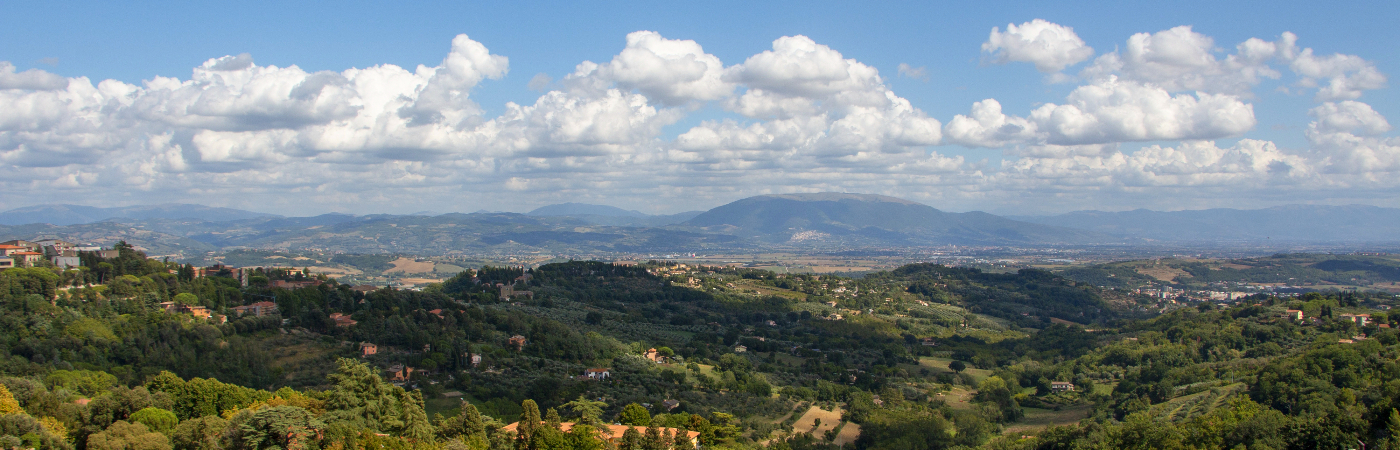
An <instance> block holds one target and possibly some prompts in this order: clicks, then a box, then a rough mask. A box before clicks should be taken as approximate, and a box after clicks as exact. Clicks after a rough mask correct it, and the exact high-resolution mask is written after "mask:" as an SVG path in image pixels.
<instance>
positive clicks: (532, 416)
mask: <svg viewBox="0 0 1400 450" xmlns="http://www.w3.org/2000/svg"><path fill="white" fill-rule="evenodd" d="M520 409H521V411H520V423H519V424H518V425H517V426H516V429H515V432H516V436H515V450H535V446H534V438H535V429H536V428H539V427H540V407H539V405H536V404H535V401H534V400H530V399H526V400H525V401H524V402H521V403H520Z"/></svg>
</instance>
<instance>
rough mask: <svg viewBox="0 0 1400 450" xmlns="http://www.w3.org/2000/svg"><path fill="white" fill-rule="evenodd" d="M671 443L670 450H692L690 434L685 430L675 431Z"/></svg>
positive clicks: (692, 444) (693, 444)
mask: <svg viewBox="0 0 1400 450" xmlns="http://www.w3.org/2000/svg"><path fill="white" fill-rule="evenodd" d="M673 439H674V440H673V441H672V442H671V450H694V449H695V443H694V442H691V441H690V433H689V432H686V430H676V435H675V436H674V437H673Z"/></svg>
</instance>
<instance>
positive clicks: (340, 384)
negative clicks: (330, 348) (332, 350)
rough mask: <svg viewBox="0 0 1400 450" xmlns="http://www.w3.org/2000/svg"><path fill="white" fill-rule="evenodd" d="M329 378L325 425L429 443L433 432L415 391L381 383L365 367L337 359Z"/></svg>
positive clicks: (347, 360)
mask: <svg viewBox="0 0 1400 450" xmlns="http://www.w3.org/2000/svg"><path fill="white" fill-rule="evenodd" d="M337 365H338V366H339V367H338V368H337V370H336V372H335V373H332V374H330V376H329V378H330V381H331V382H332V383H334V386H332V387H331V389H330V391H329V392H328V395H327V398H326V410H327V412H326V415H325V417H326V419H325V420H326V421H327V422H343V423H346V424H348V425H351V426H352V428H354V427H359V428H366V429H370V430H375V431H382V432H388V433H391V434H395V435H398V436H403V437H407V438H411V439H416V440H419V441H427V440H430V439H432V436H433V428H432V424H431V423H429V422H428V415H427V413H425V412H423V397H422V394H421V393H419V392H418V391H414V392H406V391H404V389H403V388H401V387H398V386H394V385H391V384H389V383H385V382H384V380H383V379H382V378H380V377H379V375H378V374H376V373H374V371H372V370H370V368H369V366H368V365H366V364H364V363H361V362H359V361H355V360H353V359H348V358H341V359H340V360H339V361H337Z"/></svg>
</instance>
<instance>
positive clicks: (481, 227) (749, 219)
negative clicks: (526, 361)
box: [0, 193, 1400, 257]
mask: <svg viewBox="0 0 1400 450" xmlns="http://www.w3.org/2000/svg"><path fill="white" fill-rule="evenodd" d="M36 222H40V223H36ZM42 222H47V223H42ZM39 237H58V238H64V239H70V240H75V241H79V242H85V243H96V244H102V245H110V244H112V243H114V242H116V241H117V240H126V241H128V242H131V243H133V244H135V245H139V246H142V247H145V248H147V249H149V250H150V252H151V253H152V254H156V255H173V256H175V257H181V256H182V255H184V256H191V255H195V254H202V253H204V252H209V251H218V250H228V249H240V248H247V249H276V250H284V251H298V250H305V251H323V252H340V253H407V254H422V255H433V254H452V253H472V252H480V251H488V252H509V251H536V250H545V251H550V252H555V253H562V254H570V253H596V252H633V253H650V252H684V251H703V252H710V251H723V250H736V249H742V250H751V249H755V248H770V249H792V250H803V249H810V250H820V249H836V248H841V249H855V248H861V247H917V246H938V245H948V244H956V245H991V246H998V245H1006V246H1054V245H1152V244H1153V243H1160V244H1165V245H1170V244H1172V243H1183V244H1201V243H1213V242H1275V243H1281V242H1298V243H1320V244H1325V243H1362V242H1370V243H1382V242H1383V243H1392V244H1393V243H1397V242H1400V209H1392V208H1378V207H1371V206H1281V207H1275V208H1267V209H1261V210H1249V211H1244V210H1233V209H1211V210H1200V211H1175V212H1156V211H1146V210H1138V211H1125V212H1101V211H1079V212H1073V213H1068V214H1062V215H1056V216H1010V217H1001V216H996V215H992V214H987V213H983V212H975V211H974V212H966V213H951V212H946V211H940V210H938V209H935V208H933V207H931V206H928V205H924V204H920V203H916V202H911V201H908V200H903V199H898V198H893V197H885V196H878V195H864V194H841V193H818V194H785V195H762V196H757V197H749V198H745V199H742V200H738V201H735V202H732V203H729V204H726V205H723V206H719V207H716V208H714V209H711V210H709V211H693V212H687V213H680V214H672V215H648V214H645V213H641V212H639V211H634V210H627V209H622V208H617V207H612V206H603V205H588V204H580V203H565V204H558V205H550V206H546V207H542V208H538V209H536V210H534V211H530V212H529V213H526V214H517V213H499V212H477V213H471V214H458V213H451V214H439V215H425V214H421V213H420V214H411V215H389V214H380V215H366V216H356V215H349V214H323V215H319V216H312V217H283V216H278V215H272V214H262V213H256V212H250V211H242V210H237V209H230V208H213V207H207V206H200V205H181V204H167V205H154V206H131V207H120V208H97V207H84V206H74V205H50V206H34V207H28V208H19V209H15V210H10V211H7V212H5V213H0V240H6V239H33V238H39Z"/></svg>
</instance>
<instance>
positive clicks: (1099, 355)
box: [0, 247, 1400, 450]
mask: <svg viewBox="0 0 1400 450" xmlns="http://www.w3.org/2000/svg"><path fill="white" fill-rule="evenodd" d="M120 250H121V251H120V256H119V257H118V258H115V259H113V260H104V261H96V262H95V264H93V267H99V268H100V270H92V271H78V272H75V271H70V272H56V271H54V270H52V269H44V268H24V269H8V270H5V271H3V272H0V308H3V316H0V323H4V326H3V327H0V329H3V330H4V334H3V336H2V337H0V372H2V373H3V375H4V377H3V378H0V385H3V386H5V387H6V390H7V392H5V393H0V414H4V415H3V416H0V436H5V437H0V439H5V440H6V444H5V445H7V446H8V445H10V444H15V445H27V446H33V447H36V448H73V447H75V448H95V449H107V448H114V449H115V448H152V449H163V448H180V449H215V448H218V449H265V448H339V449H345V448H385V447H389V448H430V447H431V448H440V447H451V448H471V449H478V450H486V449H508V448H509V449H513V450H541V449H565V448H569V449H574V448H577V449H590V450H592V449H603V448H617V449H619V450H641V449H647V450H653V449H656V450H660V449H671V448H673V447H674V446H676V443H675V442H674V441H670V442H668V441H664V440H663V439H658V438H656V437H655V436H653V437H651V438H649V437H648V435H649V434H650V433H648V432H645V430H639V432H637V434H636V436H633V437H624V438H623V439H621V440H620V441H618V442H605V441H603V440H599V439H598V438H597V437H596V435H594V434H591V433H590V432H588V431H587V430H588V429H587V428H583V429H582V430H584V431H577V430H580V429H581V428H578V427H575V428H572V429H570V431H569V432H565V431H563V428H562V427H560V429H558V430H556V429H555V428H554V425H552V424H554V423H558V422H573V423H582V424H596V425H599V426H601V424H602V423H603V422H626V423H631V424H637V425H643V426H645V425H651V426H652V429H653V431H654V432H655V433H656V434H658V435H660V434H661V433H662V431H661V430H662V428H663V427H670V428H672V429H685V430H690V431H695V432H698V433H700V435H699V436H700V437H699V439H700V441H701V442H702V443H703V444H704V445H706V446H708V447H720V448H759V447H767V448H771V449H774V450H804V449H830V448H834V447H835V444H833V443H832V440H835V439H838V438H837V436H839V435H842V434H843V433H845V431H842V430H853V431H856V433H855V434H856V435H858V436H859V438H858V439H857V440H855V441H854V442H851V443H848V444H847V445H849V446H853V447H856V448H860V449H911V448H912V449H924V448H930V449H933V448H954V447H958V446H962V447H977V446H988V447H992V448H1134V447H1137V446H1144V445H1145V446H1154V448H1188V447H1193V448H1232V447H1235V446H1237V445H1243V446H1244V447H1246V448H1284V447H1293V448H1317V447H1337V446H1339V445H1350V444H1351V443H1354V442H1356V441H1357V440H1358V439H1359V440H1361V441H1363V442H1366V443H1367V444H1368V445H1369V446H1370V447H1371V448H1377V447H1384V446H1387V445H1393V438H1394V437H1395V436H1400V414H1397V413H1396V412H1394V411H1395V408H1396V406H1397V405H1396V403H1397V401H1400V391H1396V392H1391V391H1393V389H1390V388H1389V387H1388V386H1391V385H1400V380H1397V378H1400V366H1397V364H1396V363H1395V361H1396V358H1397V357H1398V356H1400V347H1397V345H1400V340H1397V336H1396V332H1395V330H1393V329H1390V328H1381V327H1379V326H1378V323H1386V322H1388V321H1387V320H1386V319H1387V317H1386V315H1385V314H1384V313H1382V312H1381V311H1379V310H1376V309H1375V308H1376V307H1378V306H1380V305H1391V304H1394V303H1395V299H1394V298H1393V297H1377V296H1365V295H1339V296H1338V295H1334V296H1326V295H1319V294H1310V295H1308V296H1306V297H1303V298H1299V299H1276V298H1271V297H1263V296H1261V297H1256V298H1251V299H1248V300H1247V301H1245V302H1243V303H1242V304H1241V305H1238V306H1235V307H1232V308H1228V309H1221V310H1218V309H1214V308H1215V307H1214V306H1213V305H1211V304H1203V305H1201V306H1200V307H1195V306H1193V307H1186V308H1178V309H1175V310H1172V311H1171V312H1169V313H1167V314H1165V315H1162V316H1159V317H1151V318H1147V317H1145V316H1141V314H1143V313H1141V312H1137V311H1140V309H1138V306H1142V305H1144V304H1146V303H1145V302H1149V301H1150V300H1148V299H1139V298H1128V297H1124V298H1116V297H1113V294H1112V293H1111V292H1108V291H1103V290H1100V289H1099V288H1097V287H1093V286H1092V285H1088V284H1084V283H1077V282H1073V281H1070V280H1067V279H1064V278H1061V277H1059V276H1056V275H1053V274H1050V273H1047V272H1041V271H1034V270H1025V271H1022V272H1020V273H1015V274H988V273H983V272H980V271H977V270H971V269H958V268H948V267H943V266H937V265H914V266H906V267H903V268H900V269H898V270H895V271H890V272H883V273H877V274H873V275H871V276H867V277H865V278H862V279H848V278H841V277H831V276H820V277H818V276H811V275H801V276H792V275H780V274H774V273H772V272H766V271H759V270H749V269H728V268H711V267H698V268H697V267H682V266H680V265H677V264H667V263H662V262H657V263H650V264H643V265H636V266H620V265H612V264H606V263H599V262H583V261H580V262H569V263H561V264H550V265H545V266H541V267H537V268H533V269H531V270H522V269H520V268H506V267H482V268H481V269H480V270H475V271H471V272H468V273H463V274H460V275H458V276H457V277H454V278H452V279H450V280H448V281H447V282H444V283H442V284H441V285H435V286H433V287H431V288H429V289H426V290H424V291H421V292H420V291H401V290H392V289H380V290H375V291H371V292H361V291H356V290H353V289H351V288H350V287H349V286H344V285H339V284H338V283H336V282H335V281H334V280H323V281H324V282H323V283H322V284H319V285H312V286H307V287H302V288H298V289H292V290H287V289H280V288H270V287H268V286H269V285H270V284H271V282H272V281H275V280H286V281H298V280H300V281H312V280H316V277H315V276H314V275H313V274H307V273H302V272H300V271H295V272H294V271H289V270H271V271H264V272H259V273H256V274H254V276H253V277H251V280H250V281H251V283H250V286H247V287H242V286H240V285H239V283H237V282H236V281H234V280H232V279H230V278H221V277H217V276H214V277H202V278H194V277H192V276H190V275H191V273H192V272H191V271H189V270H187V269H188V268H186V267H181V266H178V265H176V264H171V263H164V262H159V261H153V260H147V259H146V258H144V255H141V254H140V253H139V252H136V251H134V250H133V249H131V248H129V247H122V248H121V249H120ZM527 274H528V275H529V276H528V277H525V275H527ZM317 281H322V280H317ZM495 283H502V284H511V285H514V286H515V289H516V290H517V291H526V290H528V291H529V292H531V294H530V295H529V296H517V297H513V298H508V299H502V298H501V289H500V288H499V287H497V286H496V284H495ZM312 284H314V283H312ZM167 301H169V302H175V304H176V305H185V306H189V307H193V306H203V307H205V308H208V310H209V311H211V312H213V313H215V315H216V316H215V317H211V318H209V319H203V318H199V317H196V316H194V315H192V314H189V313H180V312H169V311H167V308H165V307H163V306H162V305H161V302H167ZM257 301H272V302H274V303H275V304H276V305H277V313H276V314H275V315H271V316H265V317H242V318H236V317H230V320H229V321H228V322H227V323H223V322H222V321H221V320H219V318H218V317H217V316H218V315H229V314H231V313H232V311H231V308H232V307H233V306H237V305H243V304H248V303H253V302H257ZM1139 302H1144V303H1139ZM1152 306H1153V307H1157V306H1158V305H1156V304H1152ZM1286 309H1298V310H1302V311H1304V313H1305V314H1306V316H1307V317H1306V320H1304V321H1302V322H1298V321H1296V320H1293V319H1289V318H1285V317H1283V315H1284V314H1283V313H1284V310H1286ZM175 311H179V308H175ZM332 313H340V314H346V315H348V316H349V317H350V319H351V320H353V321H354V323H353V324H349V323H348V322H344V321H342V322H340V323H339V324H341V325H348V326H337V325H338V323H337V322H336V321H334V320H332V319H331V318H330V314H332ZM1357 313H1369V314H1370V320H1369V321H1368V322H1367V323H1366V324H1365V325H1362V324H1360V323H1358V322H1357V321H1354V320H1353V319H1350V318H1346V317H1347V316H1344V314H1357ZM1090 330H1093V331H1090ZM1363 335H1364V337H1362V336H1363ZM517 336H518V337H520V338H523V341H521V340H519V339H517V338H516V337H517ZM1347 341H1349V342H1347ZM362 342H367V343H374V344H376V349H377V351H376V352H375V354H373V355H365V353H367V352H365V351H363V350H362V349H361V345H360V343H362ZM652 349H655V352H654V353H653V352H651V351H650V350H652ZM472 355H479V356H480V357H481V359H480V362H479V364H473V358H472ZM391 367H408V368H413V369H416V370H415V371H413V372H412V373H407V371H399V372H395V373H391V372H389V371H388V370H386V369H389V368H391ZM590 368H605V369H608V371H609V374H610V375H609V376H608V377H607V378H606V379H602V380H591V379H585V378H584V377H583V376H582V375H583V374H584V371H585V369H590ZM406 373H407V376H406V377H405V378H406V379H404V380H402V381H399V380H390V378H391V377H392V376H393V375H395V374H399V375H403V374H406ZM215 380H217V381H215ZM389 381H393V383H390V382H389ZM1056 382H1062V383H1064V382H1067V383H1070V384H1071V385H1072V386H1073V387H1074V390H1072V391H1069V390H1065V389H1064V387H1063V386H1064V385H1063V384H1057V383H1056ZM449 394H450V396H449ZM8 398H13V399H14V401H13V402H6V401H5V399H8ZM463 400H465V403H463V402H462V401H463ZM666 400H675V401H677V402H678V404H676V407H675V408H674V409H667V408H666V407H664V406H663V405H665V404H666V403H665V401H666ZM6 405H13V406H6ZM634 405H635V406H634ZM644 405H649V406H644ZM464 406H465V407H464ZM816 411H839V417H840V420H839V421H838V422H839V423H834V424H833V423H830V422H827V423H825V424H820V423H815V422H812V421H810V420H800V419H801V418H802V417H804V416H808V413H814V412H816ZM521 418H524V419H525V421H526V423H542V424H543V425H542V426H541V427H531V429H530V430H524V431H517V432H514V433H512V432H508V431H506V429H505V428H504V425H505V424H507V423H510V422H516V421H519V420H520V419H521ZM798 424H803V426H802V427H798ZM808 424H813V425H808ZM1047 426H1049V428H1047ZM517 429H518V428H517ZM594 429H596V428H594ZM550 430H554V431H550ZM833 430H835V431H833ZM1022 436H1032V437H1029V438H1025V439H1022ZM12 441H13V442H12Z"/></svg>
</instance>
